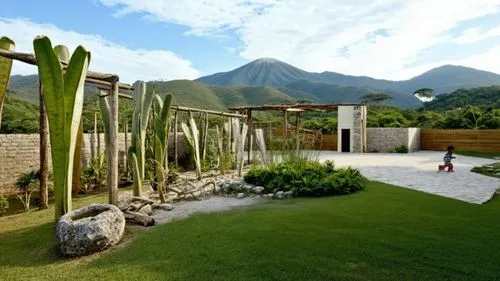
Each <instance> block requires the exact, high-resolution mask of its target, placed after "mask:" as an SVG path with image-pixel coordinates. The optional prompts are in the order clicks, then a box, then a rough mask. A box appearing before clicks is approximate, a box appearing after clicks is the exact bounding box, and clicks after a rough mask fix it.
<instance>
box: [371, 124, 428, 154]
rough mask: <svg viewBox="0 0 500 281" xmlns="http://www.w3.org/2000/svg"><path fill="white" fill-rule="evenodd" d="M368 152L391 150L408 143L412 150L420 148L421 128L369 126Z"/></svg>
mask: <svg viewBox="0 0 500 281" xmlns="http://www.w3.org/2000/svg"><path fill="white" fill-rule="evenodd" d="M366 135H367V150H368V152H390V151H391V150H392V149H393V148H395V147H398V146H402V145H406V146H407V147H408V149H409V151H410V152H414V151H418V150H419V149H420V129H419V128H367V132H366Z"/></svg>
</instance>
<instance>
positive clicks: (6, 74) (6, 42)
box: [0, 37, 16, 128]
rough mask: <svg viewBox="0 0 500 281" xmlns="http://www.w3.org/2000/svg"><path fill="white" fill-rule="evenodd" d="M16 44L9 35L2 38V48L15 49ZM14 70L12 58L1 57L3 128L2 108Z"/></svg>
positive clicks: (0, 77) (0, 104) (0, 96)
mask: <svg viewBox="0 0 500 281" xmlns="http://www.w3.org/2000/svg"><path fill="white" fill-rule="evenodd" d="M15 48H16V45H15V44H14V41H12V40H10V39H9V38H7V37H2V38H0V49H4V50H8V51H14V49H15ZM11 70H12V59H8V58H4V57H0V128H2V127H1V126H2V109H3V101H4V99H5V94H6V93H7V85H8V84H9V78H10V71H11Z"/></svg>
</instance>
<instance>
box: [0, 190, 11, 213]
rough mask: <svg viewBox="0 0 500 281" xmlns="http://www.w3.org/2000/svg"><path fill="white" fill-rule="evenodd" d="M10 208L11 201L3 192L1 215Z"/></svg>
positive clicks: (0, 205) (0, 200) (0, 207)
mask: <svg viewBox="0 0 500 281" xmlns="http://www.w3.org/2000/svg"><path fill="white" fill-rule="evenodd" d="M8 208H9V201H8V200H7V198H5V196H4V195H3V194H1V193H0V216H3V214H4V213H5V212H6V211H7V209H8Z"/></svg>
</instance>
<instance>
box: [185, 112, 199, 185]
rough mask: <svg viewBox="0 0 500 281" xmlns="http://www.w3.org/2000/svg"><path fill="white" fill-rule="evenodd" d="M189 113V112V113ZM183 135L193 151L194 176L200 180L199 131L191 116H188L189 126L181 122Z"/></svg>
mask: <svg viewBox="0 0 500 281" xmlns="http://www.w3.org/2000/svg"><path fill="white" fill-rule="evenodd" d="M190 115H191V114H190ZM181 127H182V131H183V132H184V136H186V139H187V141H188V143H189V145H190V146H191V148H192V149H193V151H194V155H193V156H194V162H195V164H196V176H197V177H198V180H201V159H200V132H199V131H198V127H196V122H195V121H194V119H193V116H189V126H188V125H186V123H182V124H181Z"/></svg>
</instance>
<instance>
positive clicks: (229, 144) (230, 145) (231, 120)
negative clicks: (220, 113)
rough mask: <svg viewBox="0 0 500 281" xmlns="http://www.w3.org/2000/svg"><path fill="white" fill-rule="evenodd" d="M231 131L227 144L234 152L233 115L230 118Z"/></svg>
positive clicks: (230, 150)
mask: <svg viewBox="0 0 500 281" xmlns="http://www.w3.org/2000/svg"><path fill="white" fill-rule="evenodd" d="M228 127H229V132H228V134H227V144H228V147H229V153H230V154H231V153H233V140H232V138H233V117H230V118H229V126H228Z"/></svg>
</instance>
